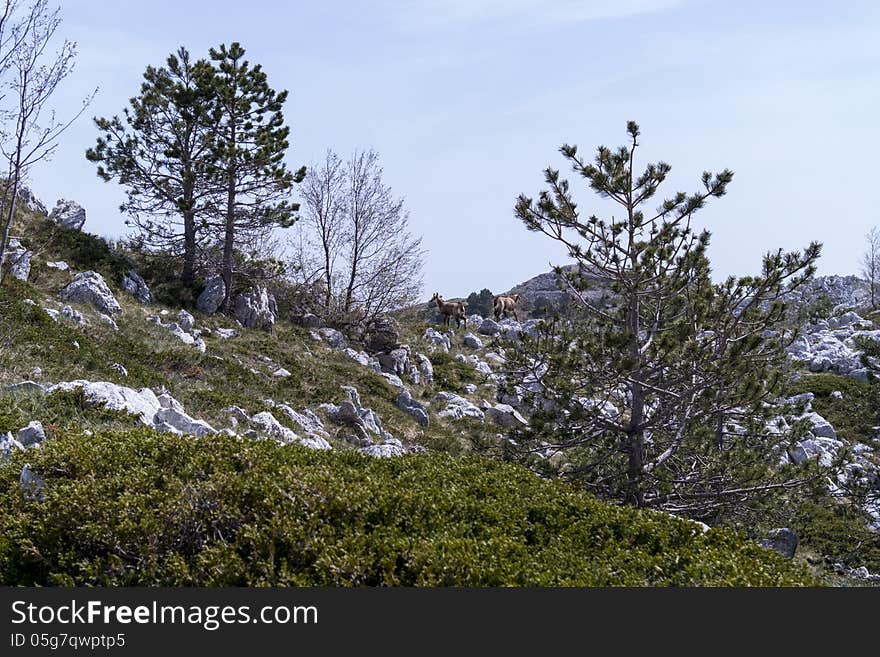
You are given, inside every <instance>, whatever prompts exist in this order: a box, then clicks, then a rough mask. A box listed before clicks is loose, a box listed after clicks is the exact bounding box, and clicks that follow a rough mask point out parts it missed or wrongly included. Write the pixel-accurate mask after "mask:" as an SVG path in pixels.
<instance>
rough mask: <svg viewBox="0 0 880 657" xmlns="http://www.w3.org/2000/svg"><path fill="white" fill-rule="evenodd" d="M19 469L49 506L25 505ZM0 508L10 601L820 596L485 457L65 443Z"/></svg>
mask: <svg viewBox="0 0 880 657" xmlns="http://www.w3.org/2000/svg"><path fill="white" fill-rule="evenodd" d="M25 461H27V462H28V463H29V464H30V468H31V470H33V471H34V472H35V473H37V474H38V475H39V476H40V477H41V478H42V479H43V481H44V483H43V486H42V499H41V501H37V500H36V499H34V496H33V495H28V494H23V491H22V490H21V488H20V485H19V481H18V479H19V473H20V471H21V468H22V466H23V464H24V463H25ZM0 495H2V499H3V504H2V505H0V583H2V584H5V585H28V586H34V585H65V586H69V585H164V586H191V585H207V586H243V585H248V586H275V585H278V586H310V585H320V586H339V585H341V586H362V585H424V586H517V585H521V586H532V585H542V586H543V585H547V586H551V585H578V586H592V585H600V586H604V585H657V586H660V585H685V586H691V585H712V586H716V585H725V586H740V585H760V586H776V585H804V584H812V583H813V581H812V580H811V579H810V577H809V576H808V575H807V574H806V573H805V572H804V571H803V570H801V569H799V568H798V567H796V566H795V565H793V564H791V563H789V562H787V561H785V560H784V559H783V558H782V557H781V556H779V555H777V554H775V553H772V552H770V551H768V550H765V549H763V548H760V547H758V546H757V545H756V544H754V543H752V542H749V541H745V540H743V539H742V538H740V537H739V536H738V535H737V534H735V533H733V532H729V531H725V530H712V531H709V532H707V533H705V534H704V533H702V532H701V531H700V529H699V528H698V526H697V525H695V524H693V523H689V522H687V521H683V520H679V519H676V518H672V517H670V516H666V515H663V514H659V513H652V512H639V511H636V510H633V509H629V508H620V507H612V506H609V505H606V504H603V503H601V502H598V501H596V500H595V499H594V498H592V497H590V496H589V495H587V494H585V493H583V492H581V491H577V490H576V489H574V488H572V487H571V486H568V485H566V484H565V483H563V482H559V481H546V480H542V479H540V478H538V477H536V476H534V475H533V474H532V473H531V472H529V471H528V470H526V469H525V468H521V467H519V466H514V465H511V464H505V463H502V462H499V461H495V460H490V459H483V458H478V457H464V458H452V457H449V456H446V455H442V454H424V455H415V456H410V457H406V458H398V459H388V460H381V459H373V458H370V457H367V456H364V455H362V454H359V453H357V452H353V451H349V452H317V451H310V450H307V449H305V448H300V447H297V446H287V447H281V446H278V445H276V444H275V443H273V442H271V441H256V442H251V441H246V440H241V439H236V438H233V437H229V436H223V435H217V436H211V437H205V438H201V439H195V438H192V437H183V436H174V435H168V434H157V433H155V432H152V431H150V430H147V429H137V430H130V431H124V432H111V433H101V434H96V435H94V436H84V435H77V434H69V435H68V434H64V433H63V432H62V433H59V435H58V436H57V437H56V438H55V439H53V440H50V441H47V443H46V444H45V445H44V446H43V447H42V448H41V449H39V450H30V451H28V452H26V453H18V454H16V455H15V456H14V457H13V458H12V459H10V460H9V461H8V462H6V463H5V464H3V465H0Z"/></svg>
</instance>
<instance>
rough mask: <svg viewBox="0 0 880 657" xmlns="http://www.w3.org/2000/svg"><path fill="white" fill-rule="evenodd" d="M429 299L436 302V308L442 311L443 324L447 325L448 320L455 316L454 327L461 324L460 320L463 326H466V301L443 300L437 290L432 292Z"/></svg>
mask: <svg viewBox="0 0 880 657" xmlns="http://www.w3.org/2000/svg"><path fill="white" fill-rule="evenodd" d="M431 301H433V302H435V303H436V304H437V310H439V311H440V312H441V313H443V325H444V326H449V320H450V319H452V318H455V327H456V328H458V327H459V326H461V323H462V322H464V327H465V328H467V317H465V315H464V312H465V309H466V308H467V302H466V301H444V300H443V297H441V296H440V293H439V292H434V296H433V297H431Z"/></svg>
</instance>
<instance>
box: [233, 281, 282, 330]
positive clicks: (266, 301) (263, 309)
mask: <svg viewBox="0 0 880 657" xmlns="http://www.w3.org/2000/svg"><path fill="white" fill-rule="evenodd" d="M274 306H275V300H274V298H272V295H270V294H269V291H268V290H267V289H266V288H264V287H261V286H259V287H256V288H254V289H253V290H251V291H250V292H248V293H247V294H240V295H238V296H237V297H236V298H235V309H234V312H235V318H236V319H237V320H238V321H239V322H241V324H242V326H246V327H248V328H259V329H262V330H264V331H271V330H272V327H273V326H274V325H275V317H276V314H275V312H274V311H273V308H274Z"/></svg>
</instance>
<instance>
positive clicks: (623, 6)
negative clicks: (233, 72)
mask: <svg viewBox="0 0 880 657" xmlns="http://www.w3.org/2000/svg"><path fill="white" fill-rule="evenodd" d="M62 16H63V20H64V23H63V26H62V29H61V31H62V33H63V34H64V35H65V36H67V37H68V38H70V39H72V40H75V41H77V42H78V43H79V53H80V54H79V58H78V63H77V68H76V70H75V72H74V74H73V75H71V77H70V78H69V79H68V80H67V81H65V84H64V88H63V89H62V90H61V91H60V92H59V93H58V95H57V97H56V99H55V100H56V101H57V102H56V105H57V107H58V110H59V112H60V113H61V114H62V115H63V114H64V113H65V112H66V111H68V110H69V109H71V108H74V107H75V106H76V105H77V103H78V100H79V99H80V98H81V97H82V96H83V95H84V94H85V93H86V92H87V91H88V90H89V89H90V88H93V87H95V86H99V87H100V91H99V93H98V95H97V97H96V98H95V100H94V102H93V104H92V106H91V107H90V108H89V109H88V110H87V116H83V117H82V118H81V119H80V120H79V122H78V123H77V124H76V125H75V126H74V127H73V128H72V129H71V130H70V132H68V133H67V134H66V135H65V137H64V139H63V142H62V144H61V147H60V149H59V151H58V153H57V155H56V156H55V158H54V160H53V161H52V162H51V163H49V164H44V165H42V166H40V167H39V168H38V169H35V170H34V171H33V174H32V181H33V186H34V189H35V191H36V193H37V194H38V196H40V197H41V198H43V200H44V201H45V202H46V204H47V205H49V206H50V207H51V205H52V204H54V202H55V200H56V199H58V198H62V197H64V198H71V199H75V200H77V201H79V202H80V203H81V204H82V205H83V206H84V207H85V208H86V210H87V217H88V219H87V223H86V230H89V231H90V232H94V233H98V234H101V235H120V234H122V233H123V232H124V229H125V227H124V226H123V224H122V221H123V218H122V217H121V216H120V215H119V213H118V210H117V207H118V205H119V202H120V201H121V199H122V197H123V196H122V191H121V189H120V188H119V187H118V186H117V185H116V184H115V183H104V182H102V181H101V180H100V179H98V177H97V176H96V175H95V168H94V166H93V165H92V164H90V163H89V162H87V161H86V160H85V157H84V155H83V154H84V152H85V150H86V148H88V147H89V146H91V145H92V144H93V142H94V139H95V136H96V131H95V129H94V127H93V124H92V122H91V118H90V117H91V116H93V115H102V116H108V115H112V114H117V113H120V112H121V110H122V108H123V107H124V106H125V104H126V103H127V100H128V98H129V97H131V96H132V95H135V94H136V93H137V90H138V88H139V85H140V79H141V74H142V73H143V70H144V69H145V68H146V66H147V65H150V64H153V65H160V64H162V63H163V62H164V59H165V57H166V56H167V55H168V53H170V52H172V51H173V50H175V49H176V48H177V47H178V46H180V45H185V46H187V47H188V48H189V50H190V51H191V52H192V53H193V54H194V55H196V56H201V55H203V54H206V53H207V50H208V48H209V47H210V46H214V45H217V44H219V43H221V42H227V43H228V42H230V41H233V40H237V41H240V42H241V43H242V45H244V46H245V48H247V50H248V57H249V59H250V60H251V61H253V62H259V63H262V64H263V66H264V68H265V70H266V72H267V74H268V76H269V81H270V84H272V85H273V86H274V87H275V88H276V89H281V88H286V89H289V90H290V92H291V96H290V100H289V102H288V105H287V108H286V110H285V115H286V117H287V119H288V122H289V124H290V125H291V127H292V148H291V149H290V152H289V154H288V161H289V163H290V165H291V166H294V167H295V166H299V165H300V164H309V163H311V162H313V161H315V160H316V159H318V158H320V157H321V156H322V154H323V152H324V151H325V150H326V149H327V148H328V147H329V148H333V149H334V150H336V151H337V152H339V153H340V154H342V155H346V154H348V153H350V152H351V151H352V150H353V149H354V148H369V147H372V148H375V149H376V150H377V151H379V153H380V155H381V158H382V162H383V164H384V167H385V179H386V182H387V183H388V184H390V185H391V187H392V188H393V189H394V191H395V192H396V193H397V194H398V195H402V196H404V197H405V198H406V201H407V206H408V208H409V210H410V213H411V225H412V229H413V231H414V232H416V233H418V234H421V235H422V236H423V237H424V240H425V246H426V247H427V249H428V251H429V253H428V256H427V263H426V268H425V289H424V292H425V295H426V296H429V295H430V294H431V293H432V292H433V291H434V290H438V291H440V292H441V294H444V295H446V296H455V295H463V294H467V293H468V292H470V291H471V290H479V289H481V288H483V287H489V288H490V289H492V290H493V291H496V292H497V291H502V290H506V289H508V288H509V287H511V286H512V285H514V284H516V283H518V282H521V281H523V280H525V279H527V278H529V277H531V276H533V275H535V274H538V273H540V272H543V271H546V270H547V269H548V267H549V263H550V262H554V263H556V262H562V261H563V260H564V254H563V253H562V252H561V251H560V250H559V249H558V248H556V247H555V246H554V245H553V244H552V243H551V242H549V241H548V240H547V239H546V238H542V237H541V236H537V235H534V234H531V233H528V232H527V231H526V230H525V229H524V228H523V227H522V225H521V224H520V223H519V222H518V220H516V219H515V218H514V216H513V205H514V202H515V199H516V196H517V194H519V193H521V192H525V193H527V194H529V195H535V194H537V192H538V190H539V189H540V188H541V187H542V182H543V181H542V173H541V172H542V169H543V168H544V167H545V166H547V165H548V164H552V165H554V166H556V167H564V163H563V162H562V160H561V157H560V156H559V154H558V152H557V149H558V147H559V146H560V144H562V143H564V142H570V143H575V144H578V146H579V147H580V149H581V152H592V151H593V149H594V147H595V146H597V145H598V144H600V143H601V144H606V145H609V146H617V145H619V144H620V143H622V142H623V140H624V137H625V131H624V128H625V124H626V121H627V120H629V119H633V120H635V121H637V122H638V123H639V124H640V125H641V127H642V133H643V135H642V144H643V148H642V158H641V161H642V162H643V163H644V162H646V161H648V160H649V159H650V160H652V161H653V160H658V159H663V160H665V161H667V162H669V163H670V164H671V165H672V167H673V171H672V175H671V177H670V182H669V183H667V192H668V193H669V194H671V193H672V192H673V191H675V190H676V189H679V188H682V189H684V190H685V191H693V190H694V189H696V186H697V184H698V180H699V175H700V173H701V172H702V171H703V170H704V169H711V170H720V169H722V168H724V167H729V168H731V169H733V170H734V171H735V172H736V176H735V178H734V182H733V184H732V185H731V187H730V191H729V193H728V195H727V196H726V197H724V198H722V199H719V200H717V201H715V202H714V203H712V204H710V205H709V206H708V207H707V209H706V210H704V211H703V213H702V214H701V215H699V218H698V222H697V223H698V225H699V226H706V227H708V228H709V229H710V230H711V231H712V233H713V244H712V247H711V250H710V257H711V259H712V263H713V269H714V271H715V272H716V275H726V274H729V273H743V274H744V273H750V272H755V271H757V269H758V268H759V266H760V259H761V255H762V254H763V253H764V252H765V251H767V250H768V249H771V248H777V247H784V248H786V249H791V248H800V247H802V246H804V245H806V243H807V242H809V241H810V240H813V239H816V240H820V241H822V242H824V244H825V249H824V255H823V257H822V259H821V262H820V265H819V270H820V273H822V274H831V273H840V274H847V273H854V272H855V271H856V270H857V268H858V264H857V260H858V258H859V256H860V254H861V252H862V249H863V235H864V233H865V232H866V231H867V230H868V228H869V227H870V226H872V225H874V224H880V216H878V212H877V210H876V209H875V207H876V206H875V203H874V199H873V194H874V191H875V190H876V189H877V179H876V173H875V172H876V171H877V166H876V164H875V162H876V158H877V156H878V152H880V129H878V126H877V117H878V109H880V102H878V101H880V84H878V83H880V47H878V44H880V3H877V2H874V1H871V0H866V1H864V2H859V1H841V2H804V1H800V2H797V1H779V2H768V1H766V0H764V1H739V0H736V1H734V0H731V1H722V0H617V1H615V0H595V1H589V0H582V1H580V2H577V1H574V0H558V1H550V0H543V1H541V0H428V1H425V2H415V1H413V2H405V1H404V0H377V1H374V2H342V1H339V0H331V1H324V2H317V3H316V2H288V3H281V2H270V1H266V0H251V1H250V2H247V3H243V2H240V0H239V1H235V2H228V1H226V0H215V1H213V2H204V1H201V0H195V1H186V2H184V1H183V0H177V1H175V2H171V1H169V0H153V1H152V2H126V1H118V2H113V3H104V2H94V0H69V1H67V2H64V3H63V5H62ZM573 183H574V184H575V187H576V188H577V187H578V186H579V184H578V183H577V182H575V181H573ZM594 199H595V197H594V196H593V195H592V194H591V193H590V192H588V191H587V190H584V191H583V193H580V194H579V202H580V207H581V208H582V210H584V211H587V212H589V211H590V210H591V209H593V208H594V207H601V206H598V205H596V204H595V203H594Z"/></svg>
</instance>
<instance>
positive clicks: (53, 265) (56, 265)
mask: <svg viewBox="0 0 880 657" xmlns="http://www.w3.org/2000/svg"><path fill="white" fill-rule="evenodd" d="M46 266H47V267H49V269H58V270H60V271H67V270H68V269H70V265H68V264H67V263H66V262H64V261H63V260H57V261H55V262H47V263H46Z"/></svg>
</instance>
